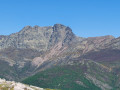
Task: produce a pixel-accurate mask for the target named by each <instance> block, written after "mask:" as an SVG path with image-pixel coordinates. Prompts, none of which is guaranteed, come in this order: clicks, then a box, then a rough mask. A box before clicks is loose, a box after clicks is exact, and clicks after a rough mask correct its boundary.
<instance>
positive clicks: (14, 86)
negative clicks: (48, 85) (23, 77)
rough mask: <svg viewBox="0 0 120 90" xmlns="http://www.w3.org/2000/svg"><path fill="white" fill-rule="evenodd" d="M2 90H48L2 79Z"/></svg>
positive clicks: (0, 89)
mask: <svg viewBox="0 0 120 90" xmlns="http://www.w3.org/2000/svg"><path fill="white" fill-rule="evenodd" d="M0 90H46V89H43V88H39V87H35V86H31V85H30V86H29V85H25V84H22V83H19V82H14V81H6V80H5V79H0Z"/></svg>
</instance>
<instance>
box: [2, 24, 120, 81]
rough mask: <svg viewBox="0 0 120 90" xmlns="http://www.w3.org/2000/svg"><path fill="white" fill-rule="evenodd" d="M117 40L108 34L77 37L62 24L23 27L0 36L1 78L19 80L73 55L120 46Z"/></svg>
mask: <svg viewBox="0 0 120 90" xmlns="http://www.w3.org/2000/svg"><path fill="white" fill-rule="evenodd" d="M119 42H120V40H119V38H114V37H113V36H109V35H108V36H102V37H89V38H82V37H77V36H75V34H74V33H73V32H72V30H71V29H70V28H69V27H67V26H64V25H61V24H55V25H54V26H48V27H39V26H34V27H31V26H26V27H24V28H23V29H22V30H21V31H20V32H17V33H14V34H11V35H8V36H0V63H2V64H3V65H0V68H4V69H3V70H0V77H3V76H4V77H5V78H7V79H8V78H9V79H10V80H14V79H15V80H19V79H20V78H25V76H29V75H32V74H35V73H36V72H38V71H41V70H44V69H47V68H50V67H53V66H54V65H60V64H61V65H62V64H67V63H68V62H69V60H74V58H81V57H82V58H83V57H85V55H86V56H90V55H89V53H91V52H93V53H94V52H100V51H101V50H103V49H111V50H113V49H120V48H119V47H120V45H119ZM108 51H109V50H108ZM100 54H101V52H100ZM93 55H94V54H93ZM86 59H89V58H87V57H86ZM90 59H91V58H90ZM104 60H105V59H104ZM5 66H6V67H5ZM6 70H9V71H10V72H6ZM14 77H15V78H14Z"/></svg>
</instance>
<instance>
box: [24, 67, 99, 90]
mask: <svg viewBox="0 0 120 90" xmlns="http://www.w3.org/2000/svg"><path fill="white" fill-rule="evenodd" d="M85 70H86V67H84V66H83V67H81V66H80V65H73V66H71V65H66V66H57V67H54V68H51V69H48V70H46V71H43V72H40V73H38V74H36V75H34V76H32V77H29V78H27V79H25V80H24V81H23V83H25V84H30V85H34V86H39V87H42V88H52V89H61V90H101V89H100V88H99V87H97V86H96V85H94V84H93V83H92V82H91V81H89V80H88V79H87V78H86V77H85V76H84V71H85Z"/></svg>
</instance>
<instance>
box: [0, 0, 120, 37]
mask: <svg viewBox="0 0 120 90" xmlns="http://www.w3.org/2000/svg"><path fill="white" fill-rule="evenodd" d="M55 23H60V24H64V25H66V26H69V27H71V28H72V30H73V32H74V33H75V34H76V35H77V36H82V37H94V36H104V35H113V36H115V37H118V36H120V0H0V35H8V34H11V33H15V32H18V31H20V30H21V29H22V28H23V27H24V26H26V25H31V26H34V25H39V26H53V25H54V24H55Z"/></svg>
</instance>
